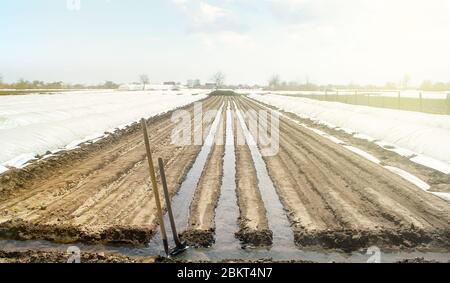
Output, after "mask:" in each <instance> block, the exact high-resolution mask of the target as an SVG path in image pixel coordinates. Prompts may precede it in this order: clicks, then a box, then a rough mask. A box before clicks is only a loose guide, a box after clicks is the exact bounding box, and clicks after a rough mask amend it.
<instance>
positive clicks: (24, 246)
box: [0, 240, 450, 263]
mask: <svg viewBox="0 0 450 283" xmlns="http://www.w3.org/2000/svg"><path fill="white" fill-rule="evenodd" d="M75 245H76V246H77V247H79V248H80V249H81V252H82V253H83V252H107V253H115V254H121V255H124V256H155V255H157V254H155V253H154V252H152V251H150V249H148V248H132V247H113V246H101V245H97V246H89V245H83V244H75ZM70 246H73V244H72V245H61V244H55V243H51V242H47V241H13V240H2V241H0V249H1V250H5V251H27V250H38V251H48V252H51V251H61V252H66V251H67V248H69V247H70ZM370 257H371V255H368V254H366V252H365V251H360V252H353V253H351V254H346V253H341V252H335V251H331V252H325V251H313V250H299V249H291V248H283V247H274V248H272V249H271V250H267V249H246V250H243V249H235V250H230V249H227V248H224V247H216V248H214V249H189V250H187V252H186V253H184V254H182V255H181V256H179V257H177V259H185V260H190V261H198V260H209V261H221V260H230V259H240V260H262V259H271V260H274V261H282V260H302V261H313V262H320V263H326V262H348V263H351V262H355V263H365V262H367V261H368V260H369V258H370ZM414 258H424V259H425V260H434V261H438V262H449V261H450V253H448V252H447V253H445V252H420V251H399V252H393V251H381V254H380V259H381V262H385V263H390V262H397V261H400V260H404V259H414Z"/></svg>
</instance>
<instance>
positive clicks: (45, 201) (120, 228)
mask: <svg viewBox="0 0 450 283" xmlns="http://www.w3.org/2000/svg"><path fill="white" fill-rule="evenodd" d="M219 102H220V98H209V99H207V100H206V101H205V103H204V107H205V108H206V109H209V108H211V107H214V106H215V105H217V104H218V103H219ZM181 109H186V110H188V111H189V112H190V113H191V114H192V113H193V106H192V105H190V106H187V107H184V108H181ZM163 117H164V118H163V119H155V124H150V125H149V129H150V130H149V132H150V133H151V137H150V140H151V142H152V144H153V145H154V148H153V149H152V150H153V151H154V154H155V156H160V157H163V158H164V159H165V160H166V162H167V166H168V168H169V170H168V172H169V173H168V174H167V179H168V183H169V186H170V188H171V193H172V195H173V194H174V193H175V192H176V191H177V189H178V188H179V186H180V184H181V182H182V180H183V178H184V176H185V175H186V173H187V171H188V170H189V168H190V166H191V165H192V163H193V160H194V159H195V157H196V156H197V154H198V152H199V151H200V146H184V147H180V146H175V145H171V144H170V141H171V140H170V138H171V131H172V128H173V126H174V123H172V121H171V119H170V113H168V114H166V115H163ZM191 117H192V116H191ZM150 121H152V120H150ZM203 122H204V123H202V124H205V126H206V127H208V126H209V125H208V124H209V122H208V121H203ZM196 130H198V129H196ZM144 159H145V150H144V145H143V142H142V133H141V130H140V128H139V127H135V129H134V132H132V133H131V134H130V135H129V136H125V137H123V139H119V140H118V142H117V143H116V144H112V145H111V146H110V147H107V146H106V147H105V148H104V149H102V150H100V151H98V152H97V154H96V155H91V156H88V157H87V158H82V159H81V160H80V161H78V160H76V161H75V162H74V165H73V166H72V167H71V168H69V170H68V171H63V172H57V173H56V175H54V178H52V177H48V179H47V180H44V179H37V180H36V182H35V183H33V182H32V180H30V181H28V183H30V187H29V188H27V189H18V190H17V191H14V192H13V193H11V194H9V195H7V196H8V197H6V198H5V199H3V200H2V201H0V209H1V210H2V214H1V215H0V221H1V222H2V223H1V224H0V234H2V235H3V236H6V237H13V238H22V239H34V238H37V239H48V240H54V241H62V242H67V241H77V240H80V241H85V242H130V243H145V242H148V241H149V239H150V237H151V235H152V234H153V230H154V228H155V225H156V224H155V222H156V220H155V218H154V212H155V209H154V206H153V204H152V203H153V202H152V201H151V200H152V198H153V196H152V193H151V192H150V190H149V189H148V186H149V184H150V181H149V177H148V168H146V166H145V163H144V162H143V161H144ZM58 173H59V174H58Z"/></svg>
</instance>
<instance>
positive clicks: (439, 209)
mask: <svg viewBox="0 0 450 283" xmlns="http://www.w3.org/2000/svg"><path fill="white" fill-rule="evenodd" d="M237 102H238V104H240V105H242V106H243V108H245V109H265V108H263V107H261V106H260V105H259V104H258V103H256V102H254V101H250V100H248V99H237ZM280 132H281V134H280V152H279V154H278V155H276V156H274V157H265V158H264V160H265V161H266V163H267V166H268V170H269V174H270V176H271V178H272V180H273V181H274V183H275V185H276V187H277V191H278V193H279V195H280V196H281V199H282V201H283V203H284V205H285V207H286V208H287V209H288V210H289V217H290V221H291V223H292V225H294V232H295V240H296V243H297V244H298V245H299V246H321V247H325V248H339V249H344V250H355V249H358V248H360V247H367V246H370V245H379V246H389V247H402V246H406V247H415V246H422V245H428V246H431V247H445V248H448V247H449V242H450V225H449V223H450V213H449V212H450V207H449V204H448V203H446V202H445V201H443V200H441V199H439V198H437V197H435V196H432V195H430V194H428V193H426V192H424V191H422V190H421V189H419V188H417V187H415V186H414V185H412V184H411V183H409V182H407V181H405V180H404V179H402V178H400V177H399V176H398V175H396V174H393V173H391V172H389V171H388V170H386V169H385V168H383V167H382V166H380V165H378V164H375V163H372V162H370V161H368V160H366V159H365V158H362V157H361V156H359V155H357V154H355V153H353V152H351V151H349V150H347V149H345V148H343V147H342V146H341V145H338V144H336V143H333V142H331V141H330V140H328V139H326V138H323V137H321V136H320V135H317V134H316V133H314V132H313V131H311V130H308V129H306V128H304V127H301V126H299V125H298V124H296V123H293V122H292V121H290V120H288V119H285V118H281V121H280Z"/></svg>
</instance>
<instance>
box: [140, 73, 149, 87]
mask: <svg viewBox="0 0 450 283" xmlns="http://www.w3.org/2000/svg"><path fill="white" fill-rule="evenodd" d="M139 81H140V82H141V84H142V90H145V86H146V85H148V84H150V79H149V78H148V75H146V74H142V75H140V76H139Z"/></svg>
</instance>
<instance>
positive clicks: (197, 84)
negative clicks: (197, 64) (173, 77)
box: [187, 79, 201, 88]
mask: <svg viewBox="0 0 450 283" xmlns="http://www.w3.org/2000/svg"><path fill="white" fill-rule="evenodd" d="M200 86H201V84H200V80H198V79H197V80H188V81H187V87H188V88H196V87H200Z"/></svg>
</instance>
